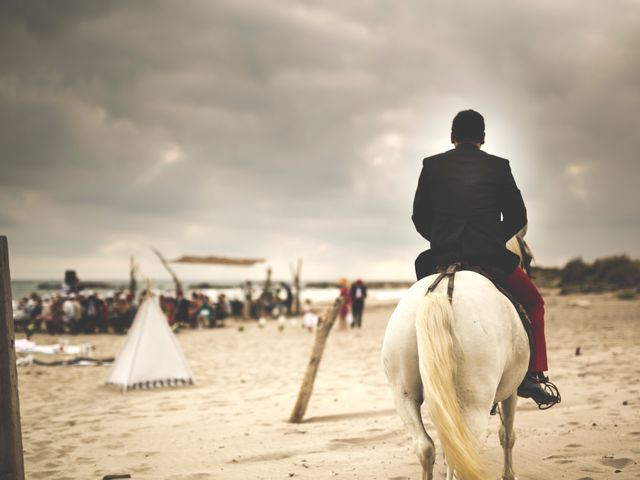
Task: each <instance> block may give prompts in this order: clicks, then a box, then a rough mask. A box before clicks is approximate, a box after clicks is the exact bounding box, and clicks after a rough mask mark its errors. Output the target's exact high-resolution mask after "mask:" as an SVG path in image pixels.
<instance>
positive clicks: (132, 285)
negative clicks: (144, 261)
mask: <svg viewBox="0 0 640 480" xmlns="http://www.w3.org/2000/svg"><path fill="white" fill-rule="evenodd" d="M137 273H138V265H137V264H136V259H135V258H133V255H131V258H130V259H129V291H130V292H131V295H132V296H133V298H136V292H137V290H138V282H137V281H136V275H137Z"/></svg>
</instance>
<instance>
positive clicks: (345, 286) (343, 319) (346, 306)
mask: <svg viewBox="0 0 640 480" xmlns="http://www.w3.org/2000/svg"><path fill="white" fill-rule="evenodd" d="M340 296H341V297H342V298H344V303H343V304H342V308H341V309H340V323H339V326H338V329H339V330H346V328H347V316H348V315H349V312H350V310H351V293H350V292H349V282H348V281H347V279H346V278H341V279H340Z"/></svg>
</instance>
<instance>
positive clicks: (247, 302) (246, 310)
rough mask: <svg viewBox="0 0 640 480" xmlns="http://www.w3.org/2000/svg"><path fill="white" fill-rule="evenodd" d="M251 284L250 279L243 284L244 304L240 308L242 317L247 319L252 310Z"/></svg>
mask: <svg viewBox="0 0 640 480" xmlns="http://www.w3.org/2000/svg"><path fill="white" fill-rule="evenodd" d="M252 307H253V285H252V284H251V282H250V281H248V280H247V282H246V283H245V284H244V306H243V308H242V319H243V320H249V318H251V314H252V310H253V308H252Z"/></svg>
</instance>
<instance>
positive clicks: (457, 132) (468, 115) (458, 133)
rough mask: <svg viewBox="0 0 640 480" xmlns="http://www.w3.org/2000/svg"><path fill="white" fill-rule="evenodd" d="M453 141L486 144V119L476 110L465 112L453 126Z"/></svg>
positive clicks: (454, 121)
mask: <svg viewBox="0 0 640 480" xmlns="http://www.w3.org/2000/svg"><path fill="white" fill-rule="evenodd" d="M451 141H455V142H459V143H462V142H473V143H484V117H483V116H482V115H480V114H479V113H478V112H476V111H475V110H463V111H462V112H459V113H458V114H457V115H456V116H455V118H454V119H453V123H452V124H451Z"/></svg>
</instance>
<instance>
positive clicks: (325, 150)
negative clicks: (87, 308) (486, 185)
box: [0, 0, 640, 279]
mask: <svg viewBox="0 0 640 480" xmlns="http://www.w3.org/2000/svg"><path fill="white" fill-rule="evenodd" d="M0 5H1V7H0V8H1V10H0V233H1V234H4V235H8V237H9V241H10V248H11V268H12V276H13V277H14V278H59V277H61V275H62V272H63V270H64V269H67V268H75V269H77V270H78V273H79V275H80V277H81V278H84V279H88V278H123V277H126V275H127V264H128V257H129V255H130V254H134V255H136V257H137V258H138V259H139V260H140V263H141V267H142V271H143V272H144V273H145V274H146V275H148V276H153V277H156V278H163V277H166V275H165V274H164V272H163V270H162V267H161V266H159V264H158V262H157V261H156V260H155V258H154V257H153V255H152V254H151V253H150V251H149V246H150V245H154V246H156V247H158V248H159V249H160V250H162V251H163V252H164V253H165V254H166V255H167V256H170V257H171V256H177V255H180V254H183V253H191V254H221V255H235V256H249V257H255V256H260V257H266V258H267V259H268V260H269V264H270V265H271V266H273V267H274V270H275V275H276V276H277V277H282V278H286V277H287V276H288V262H289V261H291V260H293V259H295V258H297V257H302V258H304V261H305V267H304V274H305V276H306V277H307V278H327V279H331V278H335V277H337V276H340V275H347V276H349V277H353V276H363V277H365V278H398V279H409V278H412V276H413V259H414V258H415V256H416V255H417V253H419V252H420V251H421V250H423V249H424V248H426V247H427V244H426V243H425V242H424V241H423V240H421V238H420V237H419V236H418V234H417V233H416V232H415V230H414V228H413V225H412V224H411V220H410V214H411V202H412V198H413V194H414V191H415V185H416V182H417V177H418V174H419V171H420V167H421V159H422V158H423V157H425V156H428V155H431V154H434V153H437V152H439V151H443V150H447V149H449V148H450V144H449V142H448V138H449V130H450V122H451V119H452V117H453V115H454V114H455V113H456V112H457V111H458V110H461V109H466V108H474V109H476V110H478V111H480V112H481V113H483V114H484V116H485V119H486V122H487V142H486V145H485V149H486V150H487V151H489V152H491V153H494V154H496V155H500V156H504V157H507V158H509V159H510V160H511V163H512V169H513V171H514V175H515V176H516V180H517V182H518V184H519V186H520V189H521V190H522V192H523V195H524V197H525V201H526V203H527V206H528V209H529V217H530V224H529V237H528V238H529V241H530V243H531V245H532V247H533V249H534V251H535V253H536V254H537V256H538V259H539V263H541V264H544V265H554V264H561V263H562V262H564V261H566V260H567V259H569V258H572V257H575V256H579V255H581V256H583V257H585V258H587V259H593V258H594V257H597V256H603V255H610V254H616V253H629V254H631V255H634V256H640V242H638V238H639V237H640V220H639V219H640V216H639V214H638V210H637V209H638V203H639V202H638V200H639V196H640V195H639V194H638V193H637V186H638V181H639V180H640V165H639V162H638V158H637V157H638V152H640V128H639V127H640V121H639V118H640V117H639V115H640V113H639V112H640V63H639V62H638V52H639V51H640V28H638V27H639V25H640V6H639V5H638V4H637V2H635V1H632V0H629V1H619V0H612V1H608V2H602V1H594V0H569V1H566V2H557V1H551V0H541V1H536V2H530V1H514V2H498V1H486V2H471V1H468V2H447V1H444V0H443V1H425V0H415V1H413V0H398V1H382V0H342V1H339V2H338V1H331V2H330V1H294V0H269V1H258V0H255V1H247V0H196V1H189V2H177V1H156V0H154V1H129V0H127V1H109V2H104V1H73V2H71V1H56V2H43V1H21V2H18V1H12V0H2V1H1V2H0ZM178 271H179V273H180V274H181V275H183V276H184V277H185V278H220V279H222V278H233V279H239V278H243V277H245V276H249V277H254V278H259V277H262V276H263V271H264V266H260V267H253V268H251V269H248V270H247V269H237V268H236V269H230V268H226V269H225V268H220V267H217V268H206V267H184V266H182V267H179V268H178Z"/></svg>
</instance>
